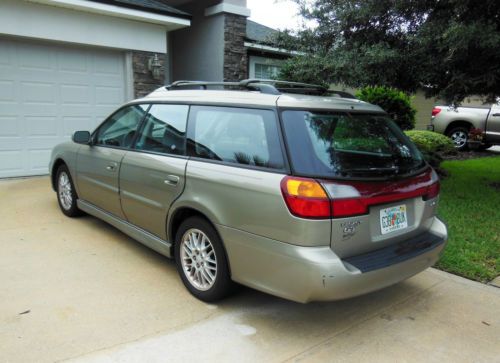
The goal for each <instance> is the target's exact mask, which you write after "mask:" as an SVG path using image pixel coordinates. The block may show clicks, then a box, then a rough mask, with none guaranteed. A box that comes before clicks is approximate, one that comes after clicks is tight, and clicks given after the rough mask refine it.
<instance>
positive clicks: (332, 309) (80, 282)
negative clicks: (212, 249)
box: [0, 177, 500, 362]
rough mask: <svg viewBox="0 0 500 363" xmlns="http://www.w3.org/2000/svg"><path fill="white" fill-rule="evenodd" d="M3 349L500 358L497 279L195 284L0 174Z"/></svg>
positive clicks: (11, 354)
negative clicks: (207, 296) (200, 297)
mask: <svg viewBox="0 0 500 363" xmlns="http://www.w3.org/2000/svg"><path fill="white" fill-rule="evenodd" d="M0 246H1V254H0V361H2V362H5V361H6V362H32V361H37V362H53V361H64V360H76V361H79V362H88V361H90V362H107V361H110V362H114V361H120V362H167V361H168V362H175V361H193V360H198V361H216V360H217V361H221V362H225V361H228V362H234V361H237V362H245V361H249V362H250V361H253V362H255V361H258V362H281V361H305V362H313V361H370V362H376V361H408V362H413V361H415V362H418V361H420V362H424V361H425V362H443V361H453V362H472V361H474V362H494V361H497V362H500V340H499V337H500V314H499V312H500V289H498V288H495V287H491V286H486V285H482V284H479V283H475V282H471V281H468V280H465V279H462V278H459V277H455V276H452V275H448V274H445V273H443V272H440V271H437V270H434V269H429V270H427V271H425V272H423V273H421V274H419V275H418V276H416V277H413V278H411V279H410V280H408V281H406V282H403V283H400V284H398V285H396V286H393V287H391V288H387V289H385V290H383V291H379V292H377V293H373V294H370V295H367V296H363V297H359V298H355V299H350V300H346V301H341V302H333V303H313V304H308V305H301V304H296V303H293V302H289V301H285V300H281V299H278V298H275V297H272V296H269V295H265V294H262V293H259V292H256V291H253V290H250V289H246V288H241V290H240V291H239V292H238V294H237V295H236V296H234V297H232V298H230V299H227V300H225V301H223V302H221V303H219V304H216V305H211V304H206V303H203V302H200V301H197V300H195V299H194V298H192V297H191V296H190V295H189V294H188V293H187V291H186V290H185V289H184V287H183V285H182V283H181V281H180V279H179V278H178V277H177V272H176V270H175V266H174V264H173V263H172V262H171V261H169V260H168V259H166V258H164V257H162V256H160V255H158V254H156V253H155V252H152V251H150V250H149V249H147V248H145V247H143V246H142V245H140V244H139V243H136V242H134V241H133V240H132V239H130V238H128V237H127V236H125V235H124V234H122V233H120V232H118V231H117V230H115V229H113V228H112V227H110V226H108V225H107V224H105V223H103V222H100V221H99V220H97V219H95V218H92V217H89V216H86V217H82V218H79V219H69V218H66V217H64V216H63V215H62V214H61V213H60V212H59V210H58V206H57V202H56V198H55V194H54V193H53V192H52V191H51V189H50V186H49V179H48V177H42V178H32V179H21V180H9V181H5V180H4V181H0Z"/></svg>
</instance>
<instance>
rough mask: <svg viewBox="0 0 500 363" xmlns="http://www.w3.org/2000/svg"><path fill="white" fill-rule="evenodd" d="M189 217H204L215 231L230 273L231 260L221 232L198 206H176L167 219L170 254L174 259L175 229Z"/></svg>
mask: <svg viewBox="0 0 500 363" xmlns="http://www.w3.org/2000/svg"><path fill="white" fill-rule="evenodd" d="M191 217H200V218H202V219H204V220H205V221H207V222H208V223H209V224H210V225H211V226H212V228H213V229H214V231H215V233H217V235H218V237H219V239H220V241H221V243H222V248H223V249H224V255H225V257H226V261H227V266H228V269H229V273H230V274H231V262H230V261H229V257H228V254H227V250H226V245H225V243H224V240H223V239H222V237H221V234H220V233H219V231H218V229H217V226H216V224H215V223H214V222H213V221H212V219H211V218H209V217H208V216H207V213H204V212H202V211H200V210H199V209H198V208H196V207H193V206H182V207H178V208H176V209H175V210H174V211H173V212H172V213H171V214H170V218H169V219H168V222H167V238H168V240H169V241H170V242H171V243H172V247H171V251H172V252H171V256H172V257H173V258H174V259H175V253H174V248H175V242H176V241H175V236H176V234H177V231H178V230H179V227H180V225H181V224H182V222H183V221H185V220H186V219H188V218H191Z"/></svg>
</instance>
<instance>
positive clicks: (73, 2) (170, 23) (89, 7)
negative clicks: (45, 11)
mask: <svg viewBox="0 0 500 363" xmlns="http://www.w3.org/2000/svg"><path fill="white" fill-rule="evenodd" d="M28 1H29V2H34V3H40V4H46V5H52V6H58V7H62V8H69V9H73V10H78V11H84V12H88V13H94V14H100V15H107V16H112V17H117V18H125V19H130V20H135V21H140V22H144V23H151V24H158V25H163V26H164V27H165V28H166V29H167V30H168V31H170V30H176V29H180V28H184V27H187V26H190V25H191V21H190V20H189V19H185V18H181V17H175V16H169V15H163V14H158V13H154V12H148V11H143V10H137V9H130V8H126V7H121V6H117V5H111V4H104V3H98V2H94V1H88V0H28Z"/></svg>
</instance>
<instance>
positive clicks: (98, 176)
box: [76, 145, 126, 218]
mask: <svg viewBox="0 0 500 363" xmlns="http://www.w3.org/2000/svg"><path fill="white" fill-rule="evenodd" d="M125 153H126V150H122V149H114V148H109V147H102V146H87V145H84V146H82V147H81V148H80V150H79V152H78V157H77V167H76V180H77V183H78V192H79V194H78V196H79V198H80V199H83V200H85V201H88V202H90V203H92V204H93V205H95V206H97V207H99V208H102V209H104V210H105V211H107V212H109V213H111V214H113V215H115V216H117V217H120V218H125V216H124V214H123V212H122V208H121V205H120V194H119V182H118V175H119V171H120V163H121V161H122V159H123V157H124V156H125Z"/></svg>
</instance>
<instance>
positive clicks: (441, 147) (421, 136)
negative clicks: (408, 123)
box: [405, 130, 456, 171]
mask: <svg viewBox="0 0 500 363" xmlns="http://www.w3.org/2000/svg"><path fill="white" fill-rule="evenodd" d="M405 134H406V135H407V136H408V137H409V138H410V140H411V141H412V142H413V143H414V144H415V145H417V147H418V149H419V150H420V152H421V153H422V154H423V155H424V158H425V160H427V162H428V163H429V164H431V166H432V167H434V168H435V169H437V170H438V171H440V169H439V165H440V164H441V162H442V161H443V156H444V155H448V154H454V153H456V150H455V147H454V146H453V142H452V141H451V139H450V138H448V137H446V136H444V135H441V134H438V133H437V132H432V131H420V130H411V131H405Z"/></svg>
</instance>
